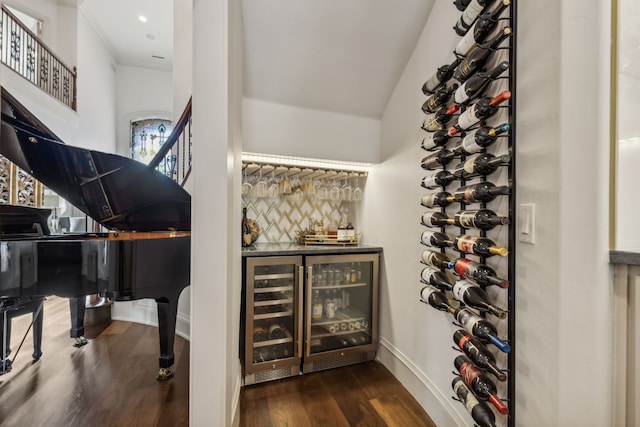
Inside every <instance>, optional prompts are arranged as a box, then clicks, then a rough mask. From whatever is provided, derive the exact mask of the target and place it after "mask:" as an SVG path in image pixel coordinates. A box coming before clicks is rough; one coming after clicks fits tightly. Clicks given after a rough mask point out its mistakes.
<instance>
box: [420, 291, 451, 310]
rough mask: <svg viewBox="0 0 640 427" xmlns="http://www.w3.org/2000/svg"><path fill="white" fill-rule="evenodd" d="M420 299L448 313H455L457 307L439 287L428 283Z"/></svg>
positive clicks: (421, 292)
mask: <svg viewBox="0 0 640 427" xmlns="http://www.w3.org/2000/svg"><path fill="white" fill-rule="evenodd" d="M420 300H421V301H422V302H424V303H426V304H429V305H430V306H431V307H433V308H435V309H436V310H440V311H446V312H447V313H451V314H453V313H455V312H456V308H455V307H453V306H452V305H451V304H449V300H448V299H447V297H446V295H445V294H443V293H442V291H440V290H439V289H437V288H435V287H433V286H430V285H427V286H425V287H423V288H422V290H421V291H420Z"/></svg>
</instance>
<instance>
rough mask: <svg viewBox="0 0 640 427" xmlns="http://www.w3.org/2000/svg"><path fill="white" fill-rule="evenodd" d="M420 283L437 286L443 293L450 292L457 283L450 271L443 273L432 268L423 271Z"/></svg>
mask: <svg viewBox="0 0 640 427" xmlns="http://www.w3.org/2000/svg"><path fill="white" fill-rule="evenodd" d="M420 281H421V282H422V283H424V284H426V285H432V286H435V287H436V288H438V289H440V290H442V291H450V290H451V289H453V285H454V284H455V283H456V279H455V277H453V275H452V274H451V273H449V271H448V270H445V271H441V270H438V269H437V268H435V267H430V266H426V267H425V268H423V269H422V271H421V272H420Z"/></svg>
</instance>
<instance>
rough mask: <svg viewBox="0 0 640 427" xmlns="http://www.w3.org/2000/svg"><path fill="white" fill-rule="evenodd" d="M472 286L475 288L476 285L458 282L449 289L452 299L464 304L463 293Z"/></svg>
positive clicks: (465, 281)
mask: <svg viewBox="0 0 640 427" xmlns="http://www.w3.org/2000/svg"><path fill="white" fill-rule="evenodd" d="M473 286H477V285H476V284H474V283H471V282H469V281H468V280H459V281H457V282H456V284H455V285H453V289H451V293H452V294H453V297H454V298H455V299H456V300H458V301H462V302H464V293H465V292H466V291H467V289H469V288H471V287H473Z"/></svg>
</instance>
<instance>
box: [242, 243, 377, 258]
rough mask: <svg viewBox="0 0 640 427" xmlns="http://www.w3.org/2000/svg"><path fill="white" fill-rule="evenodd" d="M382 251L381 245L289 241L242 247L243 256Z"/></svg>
mask: <svg viewBox="0 0 640 427" xmlns="http://www.w3.org/2000/svg"><path fill="white" fill-rule="evenodd" d="M372 252H382V247H380V246H369V245H339V244H334V245H301V244H299V243H295V242H287V243H254V244H253V245H251V246H249V247H248V248H242V256H243V257H251V256H278V255H330V254H364V253H372Z"/></svg>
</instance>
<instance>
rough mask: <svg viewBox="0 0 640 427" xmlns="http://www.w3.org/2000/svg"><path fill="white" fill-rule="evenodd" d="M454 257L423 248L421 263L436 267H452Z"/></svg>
mask: <svg viewBox="0 0 640 427" xmlns="http://www.w3.org/2000/svg"><path fill="white" fill-rule="evenodd" d="M455 260H456V258H455V257H454V256H452V255H449V254H447V253H444V252H438V251H434V250H431V249H425V250H424V251H423V252H422V259H421V261H422V263H423V264H426V265H431V266H433V267H438V268H449V269H452V268H453V266H454V262H455Z"/></svg>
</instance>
